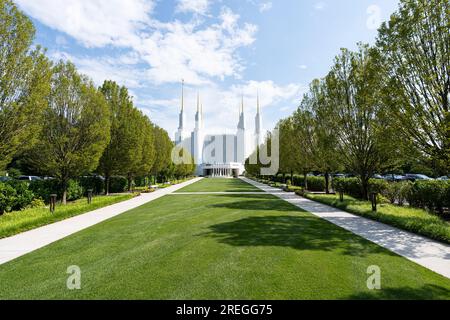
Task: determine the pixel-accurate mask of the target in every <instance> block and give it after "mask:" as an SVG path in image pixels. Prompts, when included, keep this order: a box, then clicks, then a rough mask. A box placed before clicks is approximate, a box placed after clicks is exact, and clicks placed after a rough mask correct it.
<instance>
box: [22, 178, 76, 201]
mask: <svg viewBox="0 0 450 320" xmlns="http://www.w3.org/2000/svg"><path fill="white" fill-rule="evenodd" d="M29 188H30V190H31V191H32V192H33V193H34V195H35V197H36V198H41V199H42V200H44V201H45V203H49V202H50V195H52V194H56V195H57V199H58V200H61V199H62V196H63V190H62V188H61V184H60V183H59V182H58V181H57V180H54V179H52V180H39V181H33V182H32V183H30V187H29ZM82 196H83V187H82V186H81V185H80V184H79V183H78V182H77V181H76V180H69V182H68V183H67V200H69V201H74V200H78V199H80V198H81V197H82Z"/></svg>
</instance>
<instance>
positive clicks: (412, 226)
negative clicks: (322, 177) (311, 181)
mask: <svg viewBox="0 0 450 320" xmlns="http://www.w3.org/2000/svg"><path fill="white" fill-rule="evenodd" d="M306 197H307V198H309V199H311V200H314V201H317V202H320V203H323V204H327V205H330V206H333V207H335V208H338V209H342V210H344V211H347V212H350V213H353V214H356V215H359V216H363V217H367V218H369V219H372V220H376V221H380V222H383V223H386V224H389V225H391V226H394V227H397V228H399V229H403V230H406V231H410V232H413V233H417V234H420V235H423V236H426V237H429V238H431V239H435V240H438V241H442V242H444V243H449V244H450V223H449V222H447V221H445V220H443V219H441V218H440V217H438V216H436V215H434V214H431V213H429V212H427V211H425V210H422V209H415V208H409V207H400V206H396V205H391V204H381V205H378V211H377V212H373V211H372V205H371V203H370V202H368V201H361V200H356V199H354V198H352V197H348V196H345V198H344V202H341V201H339V197H338V196H335V195H323V194H308V195H306Z"/></svg>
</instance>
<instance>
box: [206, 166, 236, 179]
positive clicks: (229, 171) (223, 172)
mask: <svg viewBox="0 0 450 320" xmlns="http://www.w3.org/2000/svg"><path fill="white" fill-rule="evenodd" d="M202 171H203V176H205V177H212V178H227V177H228V178H237V177H239V175H241V174H242V173H243V172H244V168H243V165H242V164H240V163H219V164H204V165H203V168H202Z"/></svg>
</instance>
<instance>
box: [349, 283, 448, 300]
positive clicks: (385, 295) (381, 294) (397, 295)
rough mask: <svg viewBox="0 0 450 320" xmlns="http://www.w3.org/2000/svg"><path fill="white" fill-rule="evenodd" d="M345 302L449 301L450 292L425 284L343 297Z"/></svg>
mask: <svg viewBox="0 0 450 320" xmlns="http://www.w3.org/2000/svg"><path fill="white" fill-rule="evenodd" d="M344 299H346V300H404V299H407V300H440V299H446V300H448V299H450V290H449V289H447V288H444V287H441V286H437V285H431V284H427V285H424V286H422V287H420V288H410V287H399V288H386V289H383V288H382V289H381V290H373V291H370V292H368V291H365V292H358V293H355V294H352V295H350V296H348V297H345V298H344Z"/></svg>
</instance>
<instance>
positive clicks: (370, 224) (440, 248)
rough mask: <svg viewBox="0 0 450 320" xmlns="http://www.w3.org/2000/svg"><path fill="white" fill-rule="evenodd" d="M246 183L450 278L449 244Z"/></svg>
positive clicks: (285, 193) (265, 187)
mask: <svg viewBox="0 0 450 320" xmlns="http://www.w3.org/2000/svg"><path fill="white" fill-rule="evenodd" d="M242 180H244V181H245V182H248V183H250V184H252V185H254V186H256V187H258V188H260V189H261V190H264V191H266V192H268V193H270V194H273V195H275V196H277V197H279V198H281V199H283V200H285V201H287V202H289V203H292V204H294V205H296V206H297V207H299V208H301V209H303V210H305V211H308V212H310V213H312V214H314V215H316V216H318V217H320V218H323V219H325V220H328V221H330V222H331V223H333V224H335V225H338V226H340V227H342V228H344V229H346V230H349V231H351V232H353V233H355V234H357V235H359V236H361V237H363V238H366V239H368V240H370V241H372V242H374V243H376V244H378V245H379V246H381V247H384V248H386V249H388V250H390V251H392V252H395V253H397V254H399V255H401V256H403V257H405V258H407V259H409V260H411V261H414V262H416V263H418V264H420V265H422V266H424V267H425V268H428V269H430V270H433V271H434V272H437V273H439V274H441V275H443V276H445V277H447V278H450V246H448V245H446V244H442V243H440V242H437V241H433V240H430V239H428V238H425V237H422V236H419V235H416V234H412V233H410V232H406V231H403V230H400V229H397V228H395V227H391V226H388V225H386V224H383V223H380V222H376V221H373V220H370V219H366V218H363V217H359V216H356V215H353V214H350V213H348V212H345V211H341V210H339V209H335V208H332V207H329V206H327V205H324V204H321V203H317V202H314V201H311V200H308V199H305V198H302V197H299V196H297V195H296V194H295V193H287V192H280V189H276V188H272V187H269V186H267V185H264V184H261V183H257V182H255V181H253V180H249V179H246V178H243V179H242Z"/></svg>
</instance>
